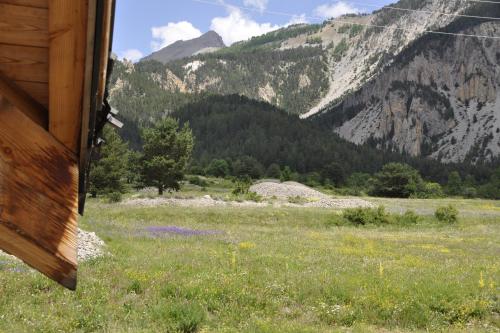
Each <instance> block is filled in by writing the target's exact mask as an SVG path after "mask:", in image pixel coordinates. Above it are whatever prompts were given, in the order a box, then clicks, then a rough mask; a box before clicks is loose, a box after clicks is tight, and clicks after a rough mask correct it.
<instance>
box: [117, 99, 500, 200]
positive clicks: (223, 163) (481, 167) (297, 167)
mask: <svg viewBox="0 0 500 333" xmlns="http://www.w3.org/2000/svg"><path fill="white" fill-rule="evenodd" d="M180 96H182V95H180ZM185 98H186V101H183V103H184V104H183V103H181V104H180V106H178V108H177V109H176V110H175V111H173V112H165V113H164V114H163V115H160V114H159V115H158V118H157V120H154V118H150V120H147V119H146V118H144V120H143V121H142V122H137V121H136V120H137V117H140V115H138V116H136V117H132V118H129V114H130V113H128V112H131V111H133V110H130V109H129V110H128V112H125V113H123V115H122V117H123V119H124V122H125V124H126V126H125V127H124V128H123V129H122V130H121V131H120V135H121V136H122V137H123V139H124V140H125V141H126V142H128V143H129V146H130V147H131V148H132V149H133V150H134V151H135V153H132V154H131V156H132V158H130V159H129V161H128V164H129V165H130V168H131V169H132V170H130V171H127V172H125V174H129V175H137V174H141V170H139V169H140V165H141V164H143V163H144V159H143V152H144V138H145V137H146V138H147V137H148V136H147V133H148V131H149V130H148V128H150V127H154V126H158V124H159V122H158V121H160V123H161V121H163V120H162V119H167V120H168V119H175V120H177V121H178V123H179V124H178V126H179V128H188V127H189V128H190V131H191V132H192V136H193V143H194V145H193V148H192V158H191V159H190V160H189V161H188V160H185V161H183V163H182V164H183V165H184V164H185V165H186V170H182V172H186V173H188V174H192V175H210V176H216V177H223V178H227V177H234V178H235V179H245V178H250V179H252V178H253V179H261V178H266V177H268V178H281V179H282V180H297V181H301V182H303V183H306V184H308V185H311V186H331V187H333V188H339V189H341V188H344V189H345V191H344V192H343V193H346V194H355V195H357V194H361V193H365V194H367V193H369V194H372V195H380V196H388V195H389V196H390V195H394V196H402V197H408V196H411V195H416V196H420V197H436V196H437V197H439V196H443V195H444V194H445V193H446V194H448V195H454V196H464V197H478V196H480V197H486V198H498V196H499V193H498V188H500V186H497V185H495V184H497V183H498V181H500V175H499V173H498V171H496V172H495V170H496V167H498V165H499V164H498V161H496V162H493V163H488V164H486V163H485V164H476V165H472V164H467V163H463V164H442V163H440V162H438V161H436V160H432V159H427V158H414V157H410V156H407V155H402V154H399V153H393V152H385V151H380V150H378V149H376V148H375V147H374V146H372V145H370V144H366V145H355V144H352V143H350V142H347V141H345V140H344V139H342V138H340V137H338V136H337V135H336V134H335V133H333V132H331V131H330V130H329V129H328V128H327V127H325V126H322V125H321V124H318V123H317V122H314V121H306V120H301V119H300V118H299V117H298V116H296V115H292V114H289V113H287V112H285V111H284V110H282V109H279V108H277V107H275V106H273V105H271V104H268V103H265V102H259V101H255V100H251V99H249V98H247V97H243V96H240V95H229V96H217V95H212V96H208V95H205V96H201V95H199V96H196V97H192V101H191V102H189V101H187V95H185ZM170 102H172V100H171V101H170ZM158 109H159V108H158ZM132 114H133V113H132ZM149 137H151V135H149ZM148 140H149V141H151V139H148ZM113 141H115V140H113ZM150 144H151V143H150ZM114 150H115V149H114V148H111V151H114ZM122 155H123V154H122ZM141 155H142V156H141ZM190 155H191V153H190ZM394 164H396V165H397V166H396V167H394ZM388 165H389V167H388ZM391 165H392V168H391ZM401 166H402V167H401ZM181 169H182V168H181ZM179 172H181V170H179V171H178V173H179ZM384 172H386V173H389V174H390V175H394V174H396V175H398V174H401V175H403V176H397V177H400V178H401V177H402V178H404V179H406V180H405V181H404V183H405V184H413V185H411V189H410V190H408V189H407V188H405V189H402V190H400V191H399V192H398V194H391V193H392V192H391V191H392V190H387V191H385V192H384V190H383V188H384V185H383V183H384V181H380V179H379V178H377V177H378V176H381V175H382V174H383V173H384ZM142 174H144V173H142ZM146 174H147V173H146ZM377 175H378V176H377ZM146 178H147V177H146ZM382 178H383V177H382ZM131 179H132V183H134V186H141V185H143V184H149V183H151V182H147V181H146V180H145V179H144V177H142V179H141V177H139V178H138V177H137V176H135V177H131ZM176 179H177V181H178V180H181V179H182V177H179V176H177V178H176ZM390 181H392V180H390ZM390 181H389V182H390ZM377 182H378V183H377Z"/></svg>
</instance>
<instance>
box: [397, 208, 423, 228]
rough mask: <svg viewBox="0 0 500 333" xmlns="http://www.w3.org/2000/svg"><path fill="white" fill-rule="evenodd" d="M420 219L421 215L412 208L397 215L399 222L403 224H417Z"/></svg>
mask: <svg viewBox="0 0 500 333" xmlns="http://www.w3.org/2000/svg"><path fill="white" fill-rule="evenodd" d="M419 220H420V216H418V215H417V213H415V212H414V211H412V210H408V211H406V213H404V214H403V215H398V216H396V221H397V223H398V224H403V225H410V224H417V223H418V221H419Z"/></svg>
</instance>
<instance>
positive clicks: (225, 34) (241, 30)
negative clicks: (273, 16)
mask: <svg viewBox="0 0 500 333" xmlns="http://www.w3.org/2000/svg"><path fill="white" fill-rule="evenodd" d="M227 10H228V16H226V17H216V18H214V19H213V20H212V25H211V26H210V28H211V29H212V30H214V31H215V32H217V33H218V34H219V35H220V36H221V37H222V39H223V40H224V43H226V45H231V44H233V43H235V42H239V41H242V40H247V39H249V38H251V37H255V36H260V35H263V34H266V33H268V32H271V31H274V30H277V29H279V28H281V26H279V25H273V24H271V23H258V22H256V21H254V20H252V19H251V18H250V17H249V16H247V15H245V14H244V13H243V12H242V11H241V10H240V9H239V8H236V7H232V6H227Z"/></svg>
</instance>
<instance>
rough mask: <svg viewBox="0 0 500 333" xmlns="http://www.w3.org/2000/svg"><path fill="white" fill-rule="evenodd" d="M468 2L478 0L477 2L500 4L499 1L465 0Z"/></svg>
mask: <svg viewBox="0 0 500 333" xmlns="http://www.w3.org/2000/svg"><path fill="white" fill-rule="evenodd" d="M467 1H468V2H478V3H493V4H497V5H500V1H487V0H467Z"/></svg>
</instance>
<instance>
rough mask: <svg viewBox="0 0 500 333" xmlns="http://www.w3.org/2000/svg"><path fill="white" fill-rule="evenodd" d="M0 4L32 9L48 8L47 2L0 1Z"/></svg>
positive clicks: (25, 0)
mask: <svg viewBox="0 0 500 333" xmlns="http://www.w3.org/2000/svg"><path fill="white" fill-rule="evenodd" d="M0 3H6V4H11V5H17V6H24V7H33V8H49V2H48V0H0Z"/></svg>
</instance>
